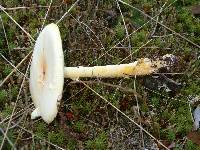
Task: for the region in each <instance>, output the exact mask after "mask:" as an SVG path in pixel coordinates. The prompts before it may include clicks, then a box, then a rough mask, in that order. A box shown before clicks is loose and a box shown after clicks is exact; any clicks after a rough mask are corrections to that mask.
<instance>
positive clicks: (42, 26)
mask: <svg viewBox="0 0 200 150" xmlns="http://www.w3.org/2000/svg"><path fill="white" fill-rule="evenodd" d="M51 4H52V0H51V2H50V4H49V7H48V9H47V12H46V14H45V17H44V21H43V23H42V27H41V30H42V29H43V27H44V24H45V21H46V19H47V16H48V13H49V10H50V8H51Z"/></svg>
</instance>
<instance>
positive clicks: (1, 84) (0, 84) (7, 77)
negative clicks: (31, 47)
mask: <svg viewBox="0 0 200 150" xmlns="http://www.w3.org/2000/svg"><path fill="white" fill-rule="evenodd" d="M31 53H32V51H30V52H29V53H28V54H27V55H26V57H24V58H23V59H22V60H21V61H20V63H19V64H18V65H17V66H16V67H15V68H14V69H13V70H12V71H11V72H10V73H9V75H7V76H6V78H5V79H4V80H3V81H2V82H1V83H0V87H2V86H3V84H4V83H5V82H6V81H7V80H8V79H9V77H10V76H11V75H12V74H13V73H14V72H15V71H16V69H17V68H19V67H20V66H21V65H22V63H23V62H24V61H25V60H26V59H27V58H28V57H29V56H30V55H31ZM25 76H26V75H25Z"/></svg>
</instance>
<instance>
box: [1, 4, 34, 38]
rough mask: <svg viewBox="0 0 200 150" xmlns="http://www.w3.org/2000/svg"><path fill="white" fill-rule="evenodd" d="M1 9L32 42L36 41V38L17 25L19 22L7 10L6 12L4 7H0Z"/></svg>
mask: <svg viewBox="0 0 200 150" xmlns="http://www.w3.org/2000/svg"><path fill="white" fill-rule="evenodd" d="M0 9H1V10H2V11H3V12H4V13H5V14H6V15H7V16H8V17H9V18H10V19H11V20H12V21H13V22H14V23H15V24H16V25H17V26H18V27H19V28H20V29H21V30H22V31H23V32H24V33H25V34H26V35H27V36H28V37H29V38H30V39H31V40H32V41H35V40H34V38H33V37H32V36H31V35H30V34H29V33H28V32H27V31H26V30H25V29H24V28H23V27H22V26H21V25H20V24H19V23H17V21H16V20H15V19H14V18H13V17H12V16H10V15H9V14H8V13H7V12H6V11H5V10H4V7H2V6H1V5H0Z"/></svg>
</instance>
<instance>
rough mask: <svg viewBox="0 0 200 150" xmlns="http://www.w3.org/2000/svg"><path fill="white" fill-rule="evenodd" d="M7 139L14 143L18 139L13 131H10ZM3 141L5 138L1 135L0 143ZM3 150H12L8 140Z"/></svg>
mask: <svg viewBox="0 0 200 150" xmlns="http://www.w3.org/2000/svg"><path fill="white" fill-rule="evenodd" d="M0 133H1V132H0ZM7 137H8V138H9V140H10V141H11V142H12V143H14V142H15V141H14V140H15V139H16V135H15V134H14V132H13V131H12V130H9V131H8V133H7ZM2 140H3V136H2V135H0V143H2ZM3 149H5V150H6V149H12V147H11V145H10V144H9V142H8V141H7V139H5V141H4V145H3Z"/></svg>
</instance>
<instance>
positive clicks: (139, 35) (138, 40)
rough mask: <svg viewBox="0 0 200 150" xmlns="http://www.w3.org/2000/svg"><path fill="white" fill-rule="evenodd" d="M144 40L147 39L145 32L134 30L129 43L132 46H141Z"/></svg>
mask: <svg viewBox="0 0 200 150" xmlns="http://www.w3.org/2000/svg"><path fill="white" fill-rule="evenodd" d="M145 41H147V32H146V31H144V30H141V31H140V32H136V33H135V34H133V35H132V36H131V44H132V45H134V46H141V45H142V43H145Z"/></svg>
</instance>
